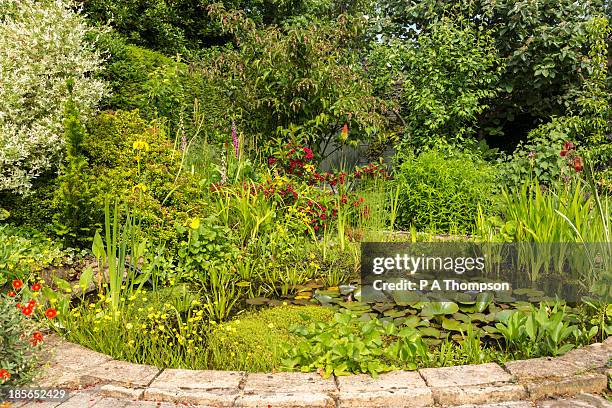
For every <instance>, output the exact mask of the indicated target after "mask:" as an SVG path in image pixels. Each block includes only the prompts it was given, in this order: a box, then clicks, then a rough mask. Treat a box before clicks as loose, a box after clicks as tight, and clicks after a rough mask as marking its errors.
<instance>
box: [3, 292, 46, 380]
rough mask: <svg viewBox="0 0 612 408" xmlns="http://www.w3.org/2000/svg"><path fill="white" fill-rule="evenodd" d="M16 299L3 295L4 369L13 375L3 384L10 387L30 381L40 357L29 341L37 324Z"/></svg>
mask: <svg viewBox="0 0 612 408" xmlns="http://www.w3.org/2000/svg"><path fill="white" fill-rule="evenodd" d="M0 286H2V282H1V281H0ZM15 299H16V298H9V297H7V296H6V295H5V294H0V369H3V370H7V371H8V372H9V374H10V376H11V377H10V378H9V379H8V382H3V381H0V385H6V386H9V387H10V386H18V385H24V384H27V383H28V382H29V381H30V380H31V378H32V375H33V373H34V370H35V369H36V368H37V356H36V355H35V354H34V353H33V351H34V347H33V346H32V344H30V341H29V340H30V338H31V336H32V333H34V330H35V326H34V323H33V321H32V320H31V319H28V318H27V317H25V316H24V315H23V313H21V310H20V309H19V308H17V307H16V304H17V302H16V301H15Z"/></svg>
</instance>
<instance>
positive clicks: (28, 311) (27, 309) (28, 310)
mask: <svg viewBox="0 0 612 408" xmlns="http://www.w3.org/2000/svg"><path fill="white" fill-rule="evenodd" d="M33 311H34V309H32V308H31V307H30V306H28V307H24V308H23V309H21V313H23V314H24V315H26V316H29V315H31V314H32V312H33Z"/></svg>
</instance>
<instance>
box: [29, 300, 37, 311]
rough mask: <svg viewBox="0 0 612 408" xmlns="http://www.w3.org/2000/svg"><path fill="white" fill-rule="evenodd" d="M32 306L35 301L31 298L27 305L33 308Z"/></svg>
mask: <svg viewBox="0 0 612 408" xmlns="http://www.w3.org/2000/svg"><path fill="white" fill-rule="evenodd" d="M34 306H36V301H35V300H34V299H32V300H30V301H29V302H28V307H30V308H32V309H33V308H34Z"/></svg>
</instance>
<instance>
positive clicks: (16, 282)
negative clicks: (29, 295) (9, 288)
mask: <svg viewBox="0 0 612 408" xmlns="http://www.w3.org/2000/svg"><path fill="white" fill-rule="evenodd" d="M22 287H23V281H22V280H21V279H13V288H15V290H19V289H21V288H22Z"/></svg>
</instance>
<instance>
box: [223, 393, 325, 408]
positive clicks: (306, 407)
mask: <svg viewBox="0 0 612 408" xmlns="http://www.w3.org/2000/svg"><path fill="white" fill-rule="evenodd" d="M234 406H236V407H245V408H247V407H248V408H251V407H274V408H310V407H312V408H333V407H335V406H336V403H335V401H334V399H333V398H332V397H330V396H329V395H328V394H325V393H322V392H311V393H308V392H275V393H272V394H250V395H243V396H241V397H239V398H238V399H237V400H236V402H235V404H234Z"/></svg>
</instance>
